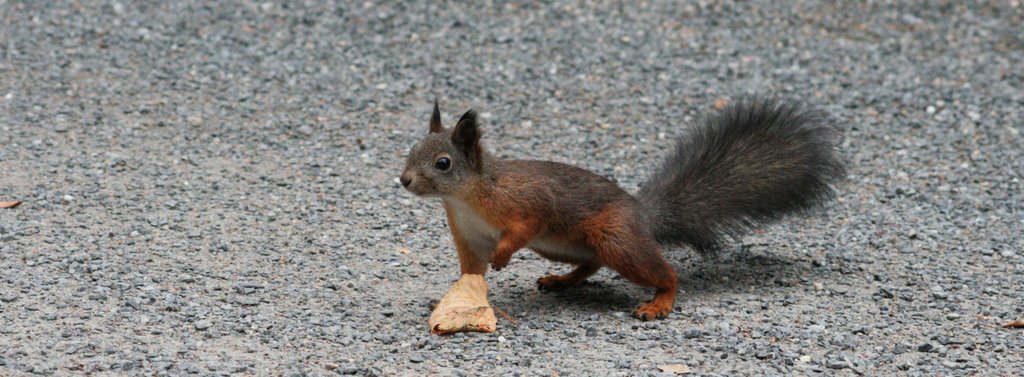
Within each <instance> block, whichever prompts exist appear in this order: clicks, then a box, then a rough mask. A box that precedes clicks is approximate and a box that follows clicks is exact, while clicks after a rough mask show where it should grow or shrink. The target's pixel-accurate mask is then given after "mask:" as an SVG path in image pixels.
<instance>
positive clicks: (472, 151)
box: [452, 110, 480, 166]
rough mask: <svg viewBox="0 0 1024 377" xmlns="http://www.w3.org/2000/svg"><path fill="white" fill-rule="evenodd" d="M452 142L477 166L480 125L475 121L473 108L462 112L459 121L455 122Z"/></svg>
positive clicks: (478, 160)
mask: <svg viewBox="0 0 1024 377" xmlns="http://www.w3.org/2000/svg"><path fill="white" fill-rule="evenodd" d="M452 144H455V147H456V148H458V149H459V151H461V152H462V153H463V154H465V155H466V158H467V159H468V160H469V163H470V164H471V165H473V166H478V163H479V162H480V125H479V124H478V123H477V120H476V111H475V110H469V111H467V112H466V113H465V114H462V118H459V122H458V123H455V132H452Z"/></svg>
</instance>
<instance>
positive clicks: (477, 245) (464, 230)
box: [445, 198, 594, 263]
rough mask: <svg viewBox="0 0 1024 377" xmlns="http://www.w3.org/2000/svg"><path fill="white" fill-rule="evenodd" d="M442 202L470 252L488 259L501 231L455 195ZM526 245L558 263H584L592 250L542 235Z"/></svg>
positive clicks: (592, 252)
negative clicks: (446, 206) (448, 209)
mask: <svg viewBox="0 0 1024 377" xmlns="http://www.w3.org/2000/svg"><path fill="white" fill-rule="evenodd" d="M445 201H446V202H447V203H448V208H450V209H451V210H452V212H453V213H452V218H454V219H455V223H456V226H457V227H458V228H459V232H460V233H461V234H462V236H463V237H464V238H465V240H466V242H468V243H469V245H470V247H471V248H472V249H473V253H475V254H476V255H477V258H480V259H481V260H486V261H489V260H491V254H492V253H494V247H495V246H497V244H498V240H500V239H501V230H499V229H498V228H495V227H494V226H492V225H491V224H490V223H488V222H487V221H486V220H484V218H483V216H480V214H479V213H477V212H476V211H475V210H473V207H471V206H469V205H468V204H466V203H465V202H462V201H460V200H458V199H455V198H445ZM527 247H529V248H531V249H533V250H534V251H536V252H537V253H539V254H541V256H543V257H545V258H548V259H553V260H557V261H562V262H570V263H584V262H589V261H593V260H594V250H593V249H591V248H588V247H579V246H573V245H566V244H565V243H562V242H557V241H554V240H548V239H544V237H543V236H541V237H537V238H534V239H533V241H531V242H530V244H529V245H527Z"/></svg>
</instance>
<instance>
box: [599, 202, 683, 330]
mask: <svg viewBox="0 0 1024 377" xmlns="http://www.w3.org/2000/svg"><path fill="white" fill-rule="evenodd" d="M606 212H607V213H605V214H604V215H605V216H598V217H596V218H595V219H593V221H592V222H591V224H589V229H588V232H587V233H588V240H589V242H590V243H591V245H593V247H594V249H595V250H596V252H597V259H598V261H600V262H601V264H603V265H605V266H607V267H608V268H611V269H613V270H615V271H616V272H618V273H619V275H622V277H624V278H626V279H627V280H629V281H631V282H633V283H636V284H639V285H642V286H645V287H654V288H656V289H657V291H656V292H655V295H654V299H652V300H651V301H648V302H646V303H643V304H641V305H640V306H639V307H638V308H637V309H636V310H634V311H633V316H635V317H637V318H639V319H642V320H644V321H650V320H653V319H660V318H665V317H667V316H668V314H669V313H671V312H672V305H673V303H675V299H676V288H677V284H678V282H677V280H676V271H675V269H673V268H672V266H671V265H669V263H668V261H667V260H665V257H663V256H662V255H661V247H660V246H659V245H658V242H657V241H655V240H654V239H653V238H651V237H648V236H645V235H644V234H643V233H641V232H639V231H637V230H636V228H635V227H634V226H632V225H631V224H630V221H629V218H628V217H626V216H621V215H620V213H616V212H615V211H614V210H613V211H606Z"/></svg>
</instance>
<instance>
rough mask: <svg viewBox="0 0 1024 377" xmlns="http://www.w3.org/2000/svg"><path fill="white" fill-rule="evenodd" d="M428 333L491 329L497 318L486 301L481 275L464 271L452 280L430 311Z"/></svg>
mask: <svg viewBox="0 0 1024 377" xmlns="http://www.w3.org/2000/svg"><path fill="white" fill-rule="evenodd" d="M428 323H429V324H430V332H432V333H434V334H441V335H446V334H453V333H457V332H494V330H495V328H496V327H497V325H498V318H497V317H495V316H494V309H493V308H491V304H490V303H488V302H487V281H486V280H484V277H483V275H474V274H466V275H462V277H460V278H459V281H457V282H455V285H453V286H452V287H451V289H449V290H448V293H446V294H445V295H444V297H442V298H441V302H439V303H437V307H435V308H434V312H433V313H431V314H430V320H429V321H428Z"/></svg>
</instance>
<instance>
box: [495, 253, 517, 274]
mask: <svg viewBox="0 0 1024 377" xmlns="http://www.w3.org/2000/svg"><path fill="white" fill-rule="evenodd" d="M511 259H512V256H511V255H508V256H504V255H500V254H495V255H494V256H493V257H491V268H492V269H494V270H495V271H501V269H502V268H505V266H508V262H509V261H510V260H511Z"/></svg>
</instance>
